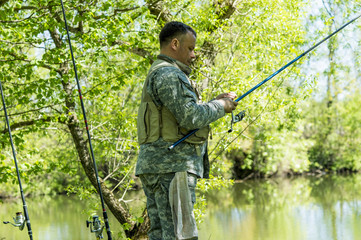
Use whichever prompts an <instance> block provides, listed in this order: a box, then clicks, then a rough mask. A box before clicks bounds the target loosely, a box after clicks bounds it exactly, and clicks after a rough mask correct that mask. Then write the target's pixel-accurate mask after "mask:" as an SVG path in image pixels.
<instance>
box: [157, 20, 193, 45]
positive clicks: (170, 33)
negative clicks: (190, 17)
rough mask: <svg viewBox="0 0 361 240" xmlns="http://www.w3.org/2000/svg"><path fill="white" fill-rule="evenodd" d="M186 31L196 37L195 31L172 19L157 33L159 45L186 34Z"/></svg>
mask: <svg viewBox="0 0 361 240" xmlns="http://www.w3.org/2000/svg"><path fill="white" fill-rule="evenodd" d="M187 32H191V33H192V34H193V35H194V36H195V37H197V33H196V31H194V30H193V28H191V27H190V26H188V25H186V24H184V23H182V22H176V21H172V22H168V23H166V24H165V25H164V27H163V28H162V30H161V31H160V33H159V43H160V47H162V46H164V45H166V44H168V43H169V42H170V41H171V40H172V39H173V38H175V37H179V36H180V35H185V34H187Z"/></svg>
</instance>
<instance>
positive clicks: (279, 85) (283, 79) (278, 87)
mask: <svg viewBox="0 0 361 240" xmlns="http://www.w3.org/2000/svg"><path fill="white" fill-rule="evenodd" d="M293 68H294V66H292V68H291V69H290V70H289V71H288V73H287V74H286V76H285V77H284V78H282V80H281V81H280V83H279V84H278V85H277V88H276V89H275V90H274V91H273V93H272V95H271V97H270V98H269V99H268V101H267V103H266V105H265V106H264V107H263V108H262V110H261V111H260V112H259V113H258V114H257V116H256V117H255V118H254V119H253V120H252V121H251V122H250V123H249V124H247V126H246V127H245V128H244V129H243V130H242V131H241V132H240V133H239V134H238V135H237V136H235V137H234V138H233V139H232V140H231V141H230V142H228V144H227V145H226V146H225V147H224V148H223V150H222V151H220V152H219V153H218V154H217V155H216V156H215V157H214V159H213V160H216V159H217V158H218V157H219V156H220V155H221V154H222V153H223V152H224V151H225V150H226V149H227V148H228V147H229V146H230V145H231V144H232V143H233V142H234V141H236V139H237V138H239V137H240V136H241V135H242V134H243V133H244V132H245V131H246V130H247V129H248V127H249V126H251V125H252V124H253V123H254V122H256V121H257V120H258V119H259V117H260V116H261V115H262V114H263V112H264V111H265V110H266V108H267V106H268V105H269V103H270V102H271V100H272V99H273V97H274V95H275V94H276V92H278V90H279V89H280V87H281V86H282V84H283V82H284V81H285V79H286V78H287V76H288V74H289V73H290V72H292V69H293ZM225 137H226V134H225V135H224V136H223V137H222V139H221V140H223V139H224V138H225ZM218 145H219V143H217V145H216V146H215V147H214V148H213V150H212V151H211V152H210V154H212V153H213V152H214V151H215V150H216V148H217V147H218Z"/></svg>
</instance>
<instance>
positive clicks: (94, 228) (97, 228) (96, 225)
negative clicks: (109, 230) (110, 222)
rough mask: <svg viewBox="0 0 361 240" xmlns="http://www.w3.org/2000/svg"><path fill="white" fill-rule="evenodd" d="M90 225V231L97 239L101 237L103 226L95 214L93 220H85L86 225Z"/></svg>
mask: <svg viewBox="0 0 361 240" xmlns="http://www.w3.org/2000/svg"><path fill="white" fill-rule="evenodd" d="M89 226H90V232H92V233H95V236H96V237H97V239H103V233H102V232H103V229H104V226H102V223H101V222H100V220H99V217H98V216H97V215H94V216H93V221H88V220H87V221H86V227H87V228H88V227H89Z"/></svg>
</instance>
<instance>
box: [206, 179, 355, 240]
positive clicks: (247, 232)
mask: <svg viewBox="0 0 361 240" xmlns="http://www.w3.org/2000/svg"><path fill="white" fill-rule="evenodd" d="M208 204H209V205H208V212H207V216H206V218H205V220H204V222H203V224H201V226H200V227H201V229H200V234H201V236H202V237H201V240H207V239H217V240H218V239H224V240H226V239H227V240H228V239H230V240H233V239H235V240H238V239H240V240H352V239H355V240H356V239H357V240H359V239H361V176H360V175H353V176H326V177H322V178H315V177H313V178H304V177H302V178H295V179H271V180H262V181H253V180H252V181H246V182H243V183H238V184H236V185H235V186H234V187H233V188H232V189H231V190H230V191H225V190H221V191H214V192H212V193H211V194H210V195H209V196H208Z"/></svg>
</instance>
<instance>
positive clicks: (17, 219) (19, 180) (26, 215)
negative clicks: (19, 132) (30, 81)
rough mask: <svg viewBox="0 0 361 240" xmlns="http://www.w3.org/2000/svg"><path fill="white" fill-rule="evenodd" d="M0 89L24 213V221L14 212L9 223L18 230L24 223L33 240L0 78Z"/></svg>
mask: <svg viewBox="0 0 361 240" xmlns="http://www.w3.org/2000/svg"><path fill="white" fill-rule="evenodd" d="M0 91H1V98H2V102H3V108H4V114H5V120H6V124H7V126H8V132H9V137H10V144H11V149H12V152H13V157H14V163H15V168H16V174H17V176H18V183H19V188H20V195H21V200H22V201H23V209H24V215H25V221H24V217H23V215H22V214H21V212H17V213H16V217H15V218H13V219H14V222H15V224H13V223H11V224H12V225H13V226H15V227H19V229H20V230H23V229H24V224H25V223H26V226H27V228H28V235H29V238H30V240H33V232H32V230H31V224H30V218H29V213H28V207H27V206H26V202H25V196H24V191H23V187H22V185H21V179H20V171H19V167H18V161H17V160H16V151H15V146H14V142H13V137H12V134H11V129H10V124H9V116H8V113H7V111H6V104H5V97H4V92H3V87H2V84H1V80H0ZM4 223H5V224H8V223H10V222H4Z"/></svg>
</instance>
